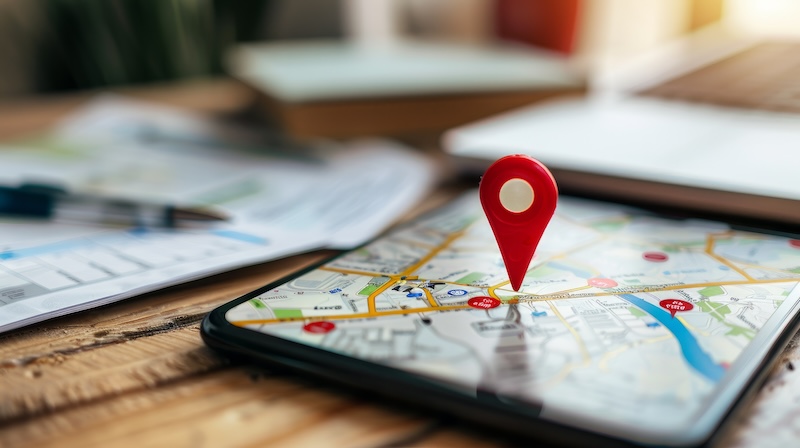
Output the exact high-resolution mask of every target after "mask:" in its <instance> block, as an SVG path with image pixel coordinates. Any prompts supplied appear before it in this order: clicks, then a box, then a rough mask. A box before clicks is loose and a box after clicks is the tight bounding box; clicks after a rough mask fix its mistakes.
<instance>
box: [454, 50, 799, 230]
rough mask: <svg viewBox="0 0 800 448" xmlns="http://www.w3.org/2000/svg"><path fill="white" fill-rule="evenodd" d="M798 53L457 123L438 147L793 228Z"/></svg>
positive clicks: (570, 183)
mask: <svg viewBox="0 0 800 448" xmlns="http://www.w3.org/2000/svg"><path fill="white" fill-rule="evenodd" d="M798 50H800V43H796V42H795V43H791V42H781V43H761V44H758V45H755V46H751V47H748V48H747V49H745V50H742V51H739V52H736V53H734V54H732V55H728V56H726V57H723V58H720V59H718V60H716V61H714V62H712V63H710V64H707V65H705V66H703V67H700V68H697V69H694V70H691V71H689V72H688V73H684V74H682V75H680V76H676V77H674V78H672V79H668V80H666V81H663V82H661V83H658V84H655V85H652V86H650V87H648V88H647V89H644V90H641V91H639V92H637V94H634V95H627V96H626V95H623V96H617V97H606V98H604V99H594V100H569V101H559V102H552V103H548V104H545V105H539V106H533V107H528V108H524V109H520V110H518V111H514V112H511V113H507V114H504V115H500V116H498V117H495V118H492V119H488V120H484V121H481V122H478V123H474V124H471V125H467V126H463V127H459V128H456V129H453V130H451V131H449V132H448V133H447V134H446V135H445V138H444V146H445V149H446V150H447V151H449V152H450V153H452V154H454V155H456V156H458V157H459V160H460V161H461V162H462V163H465V164H467V165H469V166H471V167H472V168H473V169H474V170H476V171H480V170H482V169H484V168H485V167H486V166H488V164H489V163H490V162H491V161H493V160H495V159H497V158H499V157H501V156H503V155H505V154H508V153H516V152H521V153H526V154H530V155H531V156H533V157H536V158H538V159H539V160H541V161H542V162H544V163H545V164H547V165H548V166H549V167H550V168H551V169H552V170H553V172H554V175H555V176H556V179H557V181H558V183H559V186H560V187H561V188H562V190H566V191H568V192H573V193H578V194H584V195H592V196H601V197H606V198H611V199H616V200H623V201H629V202H630V201H633V202H636V203H640V204H649V205H652V206H660V207H669V208H673V209H682V210H689V211H692V212H695V213H701V214H714V215H724V216H725V217H730V218H732V219H735V220H745V221H771V222H779V223H784V224H786V223H788V224H793V225H796V224H798V223H800V202H799V201H800V183H797V182H795V181H794V180H793V179H794V177H795V175H796V174H795V167H796V166H797V165H798V163H800V153H798V152H797V148H800V114H799V113H798V112H800V59H798V58H800V56H798V55H800V51H798ZM731 106H736V107H731Z"/></svg>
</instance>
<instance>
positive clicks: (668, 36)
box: [0, 0, 800, 133]
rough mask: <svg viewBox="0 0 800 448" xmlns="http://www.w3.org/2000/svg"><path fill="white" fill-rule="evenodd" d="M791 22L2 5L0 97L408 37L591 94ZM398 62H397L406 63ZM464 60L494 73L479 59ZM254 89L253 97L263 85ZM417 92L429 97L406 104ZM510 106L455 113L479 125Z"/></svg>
mask: <svg viewBox="0 0 800 448" xmlns="http://www.w3.org/2000/svg"><path fill="white" fill-rule="evenodd" d="M798 18H800V5H798V4H797V2H795V1H792V0H760V1H750V0H252V1H247V2H226V1H222V0H34V1H28V2H16V1H13V0H0V60H2V61H3V63H2V64H0V81H2V82H0V96H6V97H8V96H17V97H18V96H24V95H30V94H36V93H50V92H64V91H69V90H78V89H97V88H104V87H108V86H120V85H126V86H127V85H138V84H143V83H153V82H161V81H173V80H177V79H186V78H198V77H219V76H226V75H229V74H231V72H234V73H233V74H236V73H235V71H236V67H230V66H226V55H227V54H230V53H231V52H232V51H235V50H236V49H237V48H238V47H239V46H240V44H242V43H250V44H252V43H261V44H265V45H277V44H281V43H284V42H286V41H291V42H293V43H294V44H297V43H299V42H311V41H317V40H319V39H326V40H327V41H329V42H339V43H343V44H355V45H359V46H362V47H369V48H372V49H373V50H371V51H378V52H380V51H383V52H384V53H383V54H384V56H385V57H386V58H389V59H394V58H395V55H394V54H392V53H391V51H392V50H391V49H390V48H389V47H390V46H392V45H394V46H395V49H396V48H397V45H402V44H403V43H404V42H408V41H413V42H415V43H416V44H415V45H416V46H415V47H414V48H422V47H420V46H419V45H417V44H418V43H419V42H423V43H434V44H438V45H441V44H447V45H456V44H457V45H461V46H463V48H472V49H474V50H476V51H474V52H473V53H475V54H478V53H479V51H478V50H487V51H488V52H493V51H495V50H496V49H497V48H501V47H502V48H508V47H509V46H511V47H517V48H520V47H522V48H533V49H535V51H537V52H539V53H537V56H535V58H540V59H541V58H544V57H545V56H542V55H547V56H546V57H547V58H549V60H551V61H560V63H563V66H564V72H563V73H564V75H563V76H564V77H565V79H566V78H568V77H569V76H572V75H574V74H576V73H577V75H578V76H579V77H581V78H583V79H585V80H587V83H588V86H589V88H593V87H594V86H596V85H598V83H597V82H596V80H597V79H600V80H601V81H602V80H603V79H604V76H605V74H606V72H607V71H609V69H610V68H614V69H616V68H618V67H620V66H622V65H625V64H628V63H630V62H631V61H637V60H640V59H643V58H644V59H647V58H646V56H647V55H648V54H650V53H652V51H653V49H656V48H661V47H663V46H664V45H665V44H669V43H671V42H677V41H680V40H681V39H684V38H685V37H686V36H687V35H690V34H695V33H698V32H705V30H708V29H710V28H716V29H724V30H725V33H727V34H728V35H731V34H733V35H737V36H748V38H751V37H755V38H759V39H761V38H782V39H783V38H797V37H798V36H800V27H797V26H796V24H797V23H798ZM692 45H694V44H692ZM696 46H697V47H698V48H699V44H698V45H696ZM381 47H382V49H381ZM294 48H297V49H300V48H302V46H301V45H297V46H295V47H294ZM431 48H435V47H434V46H431ZM298 51H299V50H298ZM682 51H683V50H681V51H673V52H672V53H670V57H673V58H674V57H677V56H680V55H681V54H682V53H681V52H682ZM331 54H332V55H335V52H334V53H331ZM376 54H377V53H376ZM408 56H409V55H408V52H405V53H404V57H405V59H403V60H399V59H398V61H399V62H398V63H399V64H401V65H402V64H411V63H412V62H410V61H413V60H414V59H413V57H408ZM480 57H482V56H480ZM284 62H285V61H284ZM474 62H475V63H476V64H477V65H483V66H489V67H491V66H492V64H493V62H492V61H491V59H485V60H481V59H479V57H476V59H475V61H474ZM445 65H446V62H443V63H441V64H439V67H438V68H437V67H433V66H430V67H427V68H426V70H434V71H435V73H433V72H432V73H433V75H432V77H435V76H436V75H437V73H438V74H440V75H442V74H444V73H446V70H447V68H448V67H445ZM320 67H321V66H318V67H317V68H320ZM361 68H363V67H361V66H358V65H357V64H356V65H354V66H353V69H352V70H351V72H350V75H352V76H351V77H352V79H354V80H358V79H359V78H358V76H363V73H360V72H357V71H356V70H358V69H361ZM657 68H658V69H659V70H662V71H663V72H664V73H667V72H668V71H666V70H663V68H662V67H661V66H658V67H657ZM465 69H466V68H465ZM436 70H439V71H436ZM489 72H490V70H488V71H486V72H484V73H482V74H480V73H476V75H475V76H476V77H478V76H482V77H483V78H485V79H483V81H482V82H483V85H487V84H488V83H490V82H489V81H491V79H489V78H494V80H495V82H496V84H498V85H500V84H502V83H503V82H505V81H504V80H503V78H502V77H501V76H500V75H497V76H495V75H492V74H491V73H489ZM315 75H316V76H317V77H318V78H323V77H324V76H327V75H328V73H325V72H319V73H316V74H315ZM338 75H339V77H340V78H342V77H347V76H350V75H348V74H347V73H339V74H338ZM381 76H382V75H381ZM442 76H445V75H442ZM599 84H602V82H600V83H599ZM364 85H365V86H366V85H369V83H365V84H364ZM255 87H256V88H255V90H257V91H259V90H260V91H261V93H265V92H264V86H255ZM336 88H337V86H336V85H334V84H332V89H336ZM347 88H350V87H347ZM267 90H269V89H267ZM401 90H402V89H401ZM452 90H453V89H450V90H449V91H446V92H445V91H443V92H441V93H443V94H452V93H453V92H452ZM494 90H495V91H497V90H502V89H499V88H495V89H494ZM506 90H507V92H508V93H513V92H518V91H519V89H515V88H513V86H509V88H508V89H506ZM575 90H580V89H571V91H572V92H574V91H575ZM480 91H481V89H471V90H470V89H464V93H476V92H480ZM274 93H275V92H270V91H267V92H266V94H267V95H268V96H269V95H271V94H274ZM422 93H424V94H425V95H430V94H432V93H436V92H430V91H426V92H407V95H419V94H422ZM386 95H387V93H386V92H383V93H381V92H378V93H377V94H376V95H373V97H375V98H379V97H380V98H384V97H385V96H386ZM388 95H389V96H392V95H394V96H396V95H395V94H393V93H391V92H390V93H388ZM273 96H278V97H280V96H281V95H280V92H279V93H278V94H277V95H273ZM341 96H342V95H340V97H341ZM357 96H359V95H357ZM364 96H365V95H360V97H364ZM519 98H522V96H520V97H519ZM537 98H538V97H537ZM521 101H522V100H521ZM524 102H530V101H528V100H524ZM518 103H519V102H514V101H510V102H506V103H504V104H505V105H504V106H502V107H499V108H498V107H493V108H486V109H485V110H484V111H483V112H476V113H473V114H467V115H468V117H469V118H470V119H477V118H480V117H481V116H485V115H488V114H493V113H497V112H500V111H502V109H507V108H509V107H515V106H517V105H519V104H518ZM475 104H477V103H475ZM447 107H451V106H447ZM475 107H478V106H475ZM436 114H438V115H441V113H439V112H437V113H436ZM466 118H467V116H465V119H466ZM389 119H392V118H389ZM453 124H457V123H455V122H447V121H446V120H445V121H443V122H442V125H453ZM374 132H376V133H380V132H383V130H382V129H380V128H375V130H374Z"/></svg>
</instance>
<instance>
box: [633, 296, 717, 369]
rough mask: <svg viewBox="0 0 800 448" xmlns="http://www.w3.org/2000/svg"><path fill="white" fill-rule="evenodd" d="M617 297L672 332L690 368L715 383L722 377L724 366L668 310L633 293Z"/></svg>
mask: <svg viewBox="0 0 800 448" xmlns="http://www.w3.org/2000/svg"><path fill="white" fill-rule="evenodd" d="M619 297H622V298H623V299H625V300H627V301H628V302H630V303H632V304H634V305H636V306H638V307H639V308H641V309H642V310H644V311H646V312H647V313H648V314H650V315H651V316H653V317H655V318H656V320H658V321H659V322H661V324H662V325H664V327H666V328H667V329H668V330H669V331H670V332H672V334H673V335H675V338H676V339H677V340H678V343H679V344H680V346H681V352H682V353H683V357H684V358H685V359H686V362H688V363H689V365H690V366H692V368H694V369H695V370H697V371H698V372H699V373H700V374H702V375H703V376H705V377H706V378H708V379H709V380H711V381H713V382H715V383H716V382H718V381H719V380H721V379H722V377H723V376H724V375H725V368H724V367H722V366H721V365H719V364H717V363H715V362H714V360H713V359H711V356H709V355H708V353H706V352H705V351H703V349H702V348H701V347H700V344H698V343H697V339H695V337H694V336H693V335H692V333H690V332H689V330H687V329H686V327H684V326H683V324H682V323H681V321H680V320H678V319H674V318H673V317H672V315H671V314H670V313H669V312H667V311H665V310H663V309H661V308H659V307H657V306H656V305H653V304H652V303H650V302H648V301H646V300H643V299H640V298H638V297H636V296H634V295H633V294H622V295H620V296H619Z"/></svg>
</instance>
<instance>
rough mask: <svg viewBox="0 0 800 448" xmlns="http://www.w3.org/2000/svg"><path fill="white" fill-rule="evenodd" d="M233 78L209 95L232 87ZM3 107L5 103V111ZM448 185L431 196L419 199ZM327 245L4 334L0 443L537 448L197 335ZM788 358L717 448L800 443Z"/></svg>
mask: <svg viewBox="0 0 800 448" xmlns="http://www.w3.org/2000/svg"><path fill="white" fill-rule="evenodd" d="M224 85H225V84H223V86H224ZM230 88H231V87H230V86H227V87H217V90H216V91H217V92H223V95H228V94H230V92H235V88H233V89H234V90H229V89H230ZM148 92H149V95H151V96H153V97H157V98H159V99H160V100H163V101H167V102H168V100H169V95H168V94H167V93H164V95H163V96H159V95H157V94H156V93H153V92H152V91H148ZM156 92H157V91H156ZM182 95H186V93H185V91H184V93H183V94H182ZM189 96H191V95H189ZM165 98H166V99H165ZM61 101H64V100H63V99H59V100H58V101H56V103H55V104H56V106H55V109H57V110H61V109H60V108H61V107H62V105H63V103H62V102H61ZM193 101H199V100H197V99H195V100H193ZM203 101H206V102H208V103H209V104H213V103H214V102H213V101H212V100H210V99H209V98H206V99H205V100H203ZM69 102H70V104H80V98H77V99H72V100H70V101H69ZM223 103H224V102H220V103H218V104H223ZM47 104H48V103H47V101H41V103H40V104H37V106H36V107H30V108H28V109H25V110H27V111H28V113H33V112H30V111H34V112H35V111H37V110H40V111H41V114H42V116H40V117H32V118H30V117H29V118H25V117H17V119H18V120H20V122H22V123H36V124H37V126H44V125H46V124H47V123H49V122H50V121H52V120H53V119H55V118H56V117H58V116H60V114H59V113H57V112H54V109H49V108H48V107H47ZM223 105H224V104H223ZM225 107H226V108H229V109H232V106H231V105H230V104H228V105H225ZM9 110H11V109H9V108H8V107H5V108H4V107H0V121H2V118H3V117H4V116H6V114H8V113H10V112H9ZM63 113H65V112H64V111H62V114H63ZM43 117H45V118H43ZM48 120H50V121H48ZM12 133H13V132H12ZM451 194H452V192H450V191H446V192H439V193H437V195H436V196H435V197H434V198H433V199H432V200H430V201H426V202H427V204H426V206H427V207H428V208H430V207H435V206H436V205H437V204H438V203H441V202H442V201H445V200H447V198H448V197H449V195H451ZM415 211H416V212H417V213H420V212H422V211H424V208H419V209H416V210H415ZM333 254H334V252H331V251H319V252H313V253H309V254H302V255H297V256H294V257H290V258H286V259H283V260H279V261H275V262H270V263H264V264H259V265H256V266H252V267H249V268H244V269H239V270H236V271H233V272H229V273H225V274H220V275H216V276H213V277H209V278H206V279H203V280H199V281H194V282H191V283H187V284H185V285H181V286H175V287H172V288H169V289H165V290H162V291H158V292H153V293H149V294H146V295H142V296H139V297H135V298H132V299H128V300H125V301H123V302H119V303H116V304H112V305H108V306H105V307H102V308H97V309H94V310H90V311H85V312H81V313H78V314H74V315H70V316H66V317H62V318H58V319H53V320H50V321H47V322H44V323H41V324H37V325H33V326H29V327H25V328H22V329H19V330H16V331H12V332H8V333H4V334H0V447H23V446H36V447H49V446H57V447H78V446H80V447H91V446H103V447H117V446H120V447H123V446H137V447H149V446H177V447H184V446H185V447H189V446H191V447H203V446H209V447H211V446H287V447H297V446H324V447H372V448H390V447H406V446H409V447H443V446H459V447H498V446H541V445H535V444H534V443H531V441H524V440H519V439H513V438H510V437H508V436H505V435H503V434H498V433H495V432H492V431H489V430H486V429H481V428H476V427H474V426H473V425H469V424H465V423H462V422H459V421H456V420H453V419H450V418H448V417H446V416H442V415H438V414H434V413H431V412H428V411H425V410H421V409H416V408H415V409H408V408H405V407H400V406H397V405H395V404H393V403H384V402H381V401H380V400H379V399H376V398H374V397H371V396H365V395H363V394H357V393H355V392H352V391H349V390H346V389H342V388H338V387H336V386H333V385H330V384H327V383H324V382H320V381H315V380H312V379H307V378H299V377H295V376H294V375H291V374H288V373H286V372H282V371H277V370H267V369H265V368H263V367H259V366H256V365H251V364H248V363H245V362H242V361H234V360H231V359H228V358H226V357H224V356H221V355H219V354H217V353H215V352H213V351H212V350H210V349H208V348H207V347H206V346H205V345H204V344H203V342H202V341H201V339H200V334H199V324H200V321H201V319H202V318H203V316H204V315H205V314H206V313H207V312H209V311H211V310H212V309H213V308H215V307H216V306H219V305H222V304H223V303H225V302H227V301H229V300H232V299H234V298H236V297H237V296H239V295H241V294H244V293H246V292H248V291H250V290H252V289H255V288H257V287H260V286H262V285H264V284H266V283H268V282H270V281H274V280H277V279H278V278H280V277H283V276H284V275H287V274H289V273H291V272H293V271H295V270H297V269H300V268H302V267H304V266H308V265H310V264H312V263H316V262H318V261H321V260H323V259H326V258H328V257H330V256H331V255H333ZM795 365H797V366H800V351H798V348H797V342H795V343H793V345H792V346H791V347H790V348H789V350H788V351H787V352H786V353H785V354H784V355H783V356H782V359H781V361H780V362H779V363H778V365H777V366H776V368H775V370H774V372H773V373H772V375H771V377H770V380H769V381H768V382H767V384H766V386H765V387H764V388H763V389H762V390H761V391H760V393H759V394H758V397H757V399H756V400H755V402H754V403H752V404H749V405H747V406H746V407H744V409H743V411H742V412H741V413H740V414H739V415H738V416H736V417H735V418H734V419H732V420H731V422H730V424H729V425H727V428H726V429H725V430H724V432H722V433H721V437H720V441H719V443H718V445H719V446H723V447H763V446H781V447H789V446H796V442H797V440H800V375H798V374H797V372H796V371H795V370H794V366H795Z"/></svg>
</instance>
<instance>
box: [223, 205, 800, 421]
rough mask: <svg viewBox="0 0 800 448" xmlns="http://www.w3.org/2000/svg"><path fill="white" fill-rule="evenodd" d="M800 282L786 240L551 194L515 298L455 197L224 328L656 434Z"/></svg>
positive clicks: (482, 225)
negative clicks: (552, 205)
mask: <svg viewBox="0 0 800 448" xmlns="http://www.w3.org/2000/svg"><path fill="white" fill-rule="evenodd" d="M799 282H800V241H798V240H793V239H789V238H785V237H779V236H772V235H764V234H758V233H749V232H742V231H736V230H731V229H730V228H729V227H728V226H727V225H725V224H720V223H714V222H709V221H699V220H696V221H674V220H669V219H665V218H659V217H654V216H651V215H648V214H645V213H642V212H641V211H638V210H635V209H628V208H625V207H622V206H616V205H609V204H601V203H595V202H589V201H582V200H577V199H570V198H566V199H562V200H561V201H560V203H559V205H558V209H557V211H556V215H555V216H554V218H553V220H552V221H551V223H550V226H549V227H548V230H547V231H546V232H545V235H544V237H543V238H542V241H541V243H540V245H539V248H538V249H537V252H536V255H535V257H534V259H533V261H532V262H531V265H530V268H529V270H528V272H527V274H526V277H525V280H524V282H523V286H522V288H521V290H520V291H519V292H516V291H513V290H512V289H511V287H510V285H509V282H508V278H507V274H506V271H505V267H504V265H503V262H502V258H501V256H500V253H499V251H498V249H497V245H496V243H495V241H494V239H493V236H492V233H491V230H490V228H489V225H488V223H487V222H486V219H485V217H484V216H483V214H482V211H481V209H480V205H479V204H478V199H477V195H476V194H468V195H465V196H463V197H462V198H460V199H459V200H457V201H454V202H453V203H452V204H450V205H449V206H447V207H446V208H444V209H442V210H439V211H437V212H436V213H434V214H432V215H429V216H427V217H425V218H423V219H421V220H417V221H416V222H413V223H411V224H409V225H406V226H404V227H402V228H399V229H397V230H395V231H394V232H392V233H390V234H388V235H387V236H385V237H383V238H380V239H378V240H375V241H374V242H372V243H370V244H367V245H366V246H364V247H362V248H360V249H358V250H355V251H353V252H350V253H347V254H345V255H343V256H341V257H339V258H337V259H335V260H333V261H331V262H328V263H327V264H325V265H323V266H321V267H318V268H316V269H314V270H311V271H309V272H307V273H305V274H303V275H301V276H299V277H297V278H295V279H293V280H291V281H289V282H288V283H286V284H284V285H280V286H277V287H275V288H273V289H271V290H270V291H268V292H265V293H263V294H261V295H259V296H258V297H255V298H253V299H251V300H249V301H247V302H244V303H242V304H240V305H238V306H236V307H234V308H232V309H231V310H229V311H228V313H227V315H226V318H227V320H228V321H230V322H232V323H233V324H235V325H237V326H241V327H246V328H250V329H253V330H256V331H261V332H264V333H268V334H273V335H277V336H280V337H284V338H288V339H291V340H295V341H298V342H302V343H305V344H309V345H313V346H318V347H321V348H324V349H327V350H331V351H335V352H340V353H344V354H347V355H350V356H356V357H360V358H364V359H367V360H371V361H375V362H381V363H385V364H389V365H392V366H395V367H398V368H400V369H405V370H409V371H413V372H421V373H423V374H426V375H430V376H433V377H435V378H439V379H445V380H448V381H451V382H454V383H457V384H461V385H466V386H469V387H476V388H483V389H487V390H491V391H493V392H494V393H497V394H505V395H510V396H514V397H515V398H517V399H525V400H531V401H534V402H536V403H542V404H543V415H547V413H548V412H552V413H556V414H557V413H569V414H570V415H576V413H577V415H580V416H582V418H584V419H586V420H588V421H597V422H603V423H604V424H607V425H608V424H610V425H615V424H619V425H622V426H623V427H624V426H626V425H632V424H633V423H631V421H635V422H636V425H647V424H651V425H659V427H660V429H661V430H663V431H664V432H669V431H670V430H674V429H677V428H680V427H682V425H684V424H685V423H686V422H687V421H690V420H691V419H692V418H694V417H695V416H696V415H697V413H698V412H700V411H701V409H702V408H703V406H704V405H705V404H706V399H707V398H709V397H710V396H711V394H712V393H713V391H714V389H715V387H716V386H717V385H718V384H719V383H721V381H722V380H723V378H724V377H725V374H726V372H727V371H728V370H729V369H730V368H731V366H732V365H733V364H734V363H735V362H736V361H737V359H738V358H739V355H740V354H741V353H742V352H743V351H744V350H745V348H746V347H747V346H748V344H750V342H751V341H752V340H753V339H754V338H755V337H756V335H757V333H758V332H759V330H760V329H761V328H762V327H763V326H764V324H765V323H766V322H767V320H769V319H770V318H771V317H772V316H773V315H774V314H775V313H776V310H778V309H779V307H780V306H781V305H782V304H784V303H787V304H788V303H794V302H795V301H796V300H797V299H798V296H800V288H798V287H797V286H798V283H799ZM782 309H786V307H784V308H782ZM665 416H669V417H670V418H665ZM620 422H622V423H620Z"/></svg>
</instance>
